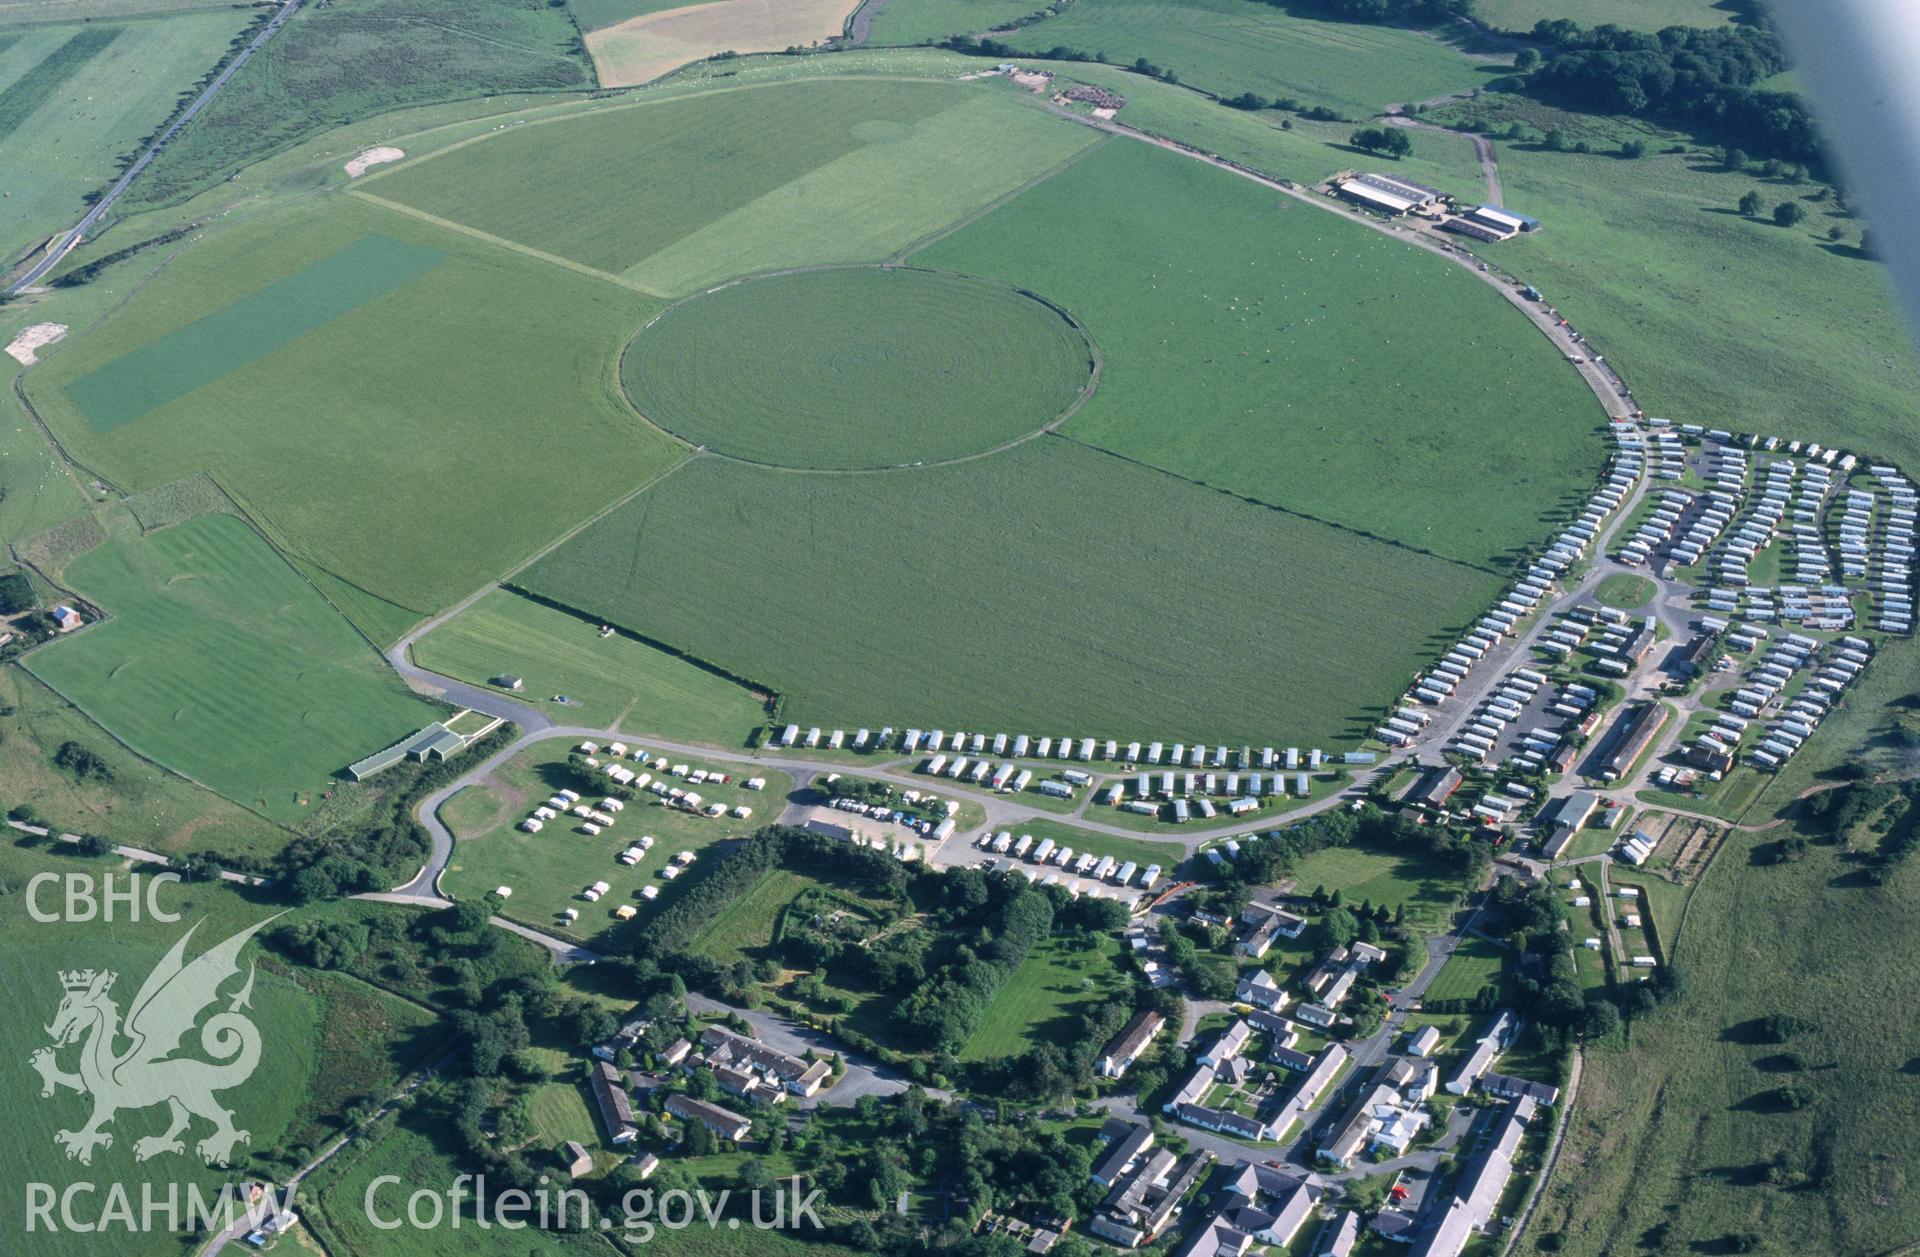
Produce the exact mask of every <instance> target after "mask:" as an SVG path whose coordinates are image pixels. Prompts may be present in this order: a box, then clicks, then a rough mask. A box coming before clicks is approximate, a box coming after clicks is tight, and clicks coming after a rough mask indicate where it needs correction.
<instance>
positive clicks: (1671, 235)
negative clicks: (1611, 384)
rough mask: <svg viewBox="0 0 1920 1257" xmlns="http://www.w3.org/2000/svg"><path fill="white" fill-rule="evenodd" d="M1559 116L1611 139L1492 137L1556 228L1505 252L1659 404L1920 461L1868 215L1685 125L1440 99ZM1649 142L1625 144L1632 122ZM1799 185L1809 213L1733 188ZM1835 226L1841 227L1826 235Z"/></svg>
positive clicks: (1677, 412)
mask: <svg viewBox="0 0 1920 1257" xmlns="http://www.w3.org/2000/svg"><path fill="white" fill-rule="evenodd" d="M1472 115H1477V116H1479V117H1481V118H1483V119H1485V120H1486V121H1488V122H1489V123H1492V124H1494V125H1495V126H1497V127H1504V126H1505V125H1506V124H1507V122H1508V121H1510V120H1515V119H1519V120H1521V121H1522V122H1523V125H1527V126H1529V127H1532V128H1533V130H1532V132H1531V133H1532V134H1535V135H1537V134H1539V131H1540V129H1541V128H1545V127H1549V126H1552V127H1558V128H1560V129H1562V130H1563V131H1565V133H1566V134H1567V136H1568V138H1569V140H1572V141H1578V140H1583V139H1584V140H1587V141H1589V142H1590V143H1592V144H1593V145H1594V146H1595V147H1596V148H1597V149H1601V150H1603V151H1599V152H1595V153H1591V154H1576V153H1555V152H1549V151H1546V150H1545V149H1544V148H1543V147H1541V146H1540V145H1538V144H1533V143H1519V144H1513V143H1498V144H1497V145H1496V146H1497V148H1498V149H1499V156H1500V177H1501V182H1502V183H1503V185H1504V188H1505V195H1506V198H1507V201H1506V203H1507V204H1508V205H1513V206H1518V207H1520V208H1521V209H1522V210H1523V211H1524V212H1526V213H1529V214H1534V215H1537V216H1539V217H1540V218H1541V220H1542V222H1543V224H1544V226H1545V230H1542V231H1538V232H1533V233H1529V234H1528V235H1527V236H1525V237H1522V238H1520V239H1516V240H1513V241H1509V242H1508V243H1507V244H1503V245H1501V246H1500V249H1501V252H1500V255H1499V258H1500V262H1501V264H1502V265H1503V266H1506V267H1508V268H1510V269H1511V270H1512V271H1513V272H1514V273H1515V274H1517V275H1521V276H1524V277H1525V278H1526V279H1527V280H1528V282H1530V283H1533V284H1535V285H1536V286H1537V287H1539V289H1540V290H1541V292H1543V293H1544V294H1546V297H1547V299H1548V300H1550V301H1552V302H1553V303H1554V304H1555V305H1556V306H1557V307H1558V308H1559V309H1560V311H1561V313H1563V314H1564V315H1565V316H1566V317H1567V318H1568V319H1569V320H1570V321H1571V322H1572V323H1573V325H1574V326H1575V327H1577V328H1579V329H1580V330H1581V331H1582V332H1584V333H1586V334H1587V335H1588V336H1589V337H1591V338H1592V340H1593V344H1594V347H1595V348H1596V349H1598V350H1600V351H1601V352H1603V353H1605V354H1606V356H1607V360H1608V362H1609V363H1611V364H1612V365H1614V366H1615V367H1617V368H1618V369H1619V371H1620V374H1621V376H1622V378H1624V379H1625V380H1626V381H1627V382H1628V383H1629V384H1630V385H1631V386H1632V387H1633V390H1634V395H1635V399H1636V400H1637V401H1638V403H1639V404H1640V405H1641V406H1643V407H1644V408H1645V409H1646V411H1647V413H1648V414H1652V415H1665V416H1668V417H1671V418H1672V419H1673V420H1674V421H1675V422H1682V421H1687V420H1694V421H1699V422H1704V423H1707V424H1709V425H1711V424H1713V423H1716V422H1720V421H1722V420H1727V422H1732V421H1731V420H1730V419H1727V417H1728V416H1738V417H1739V418H1738V423H1737V424H1734V425H1733V426H1736V427H1738V428H1740V429H1741V430H1742V431H1747V432H1759V433H1762V434H1769V433H1778V434H1779V435H1781V436H1782V437H1794V438H1799V439H1802V440H1815V441H1819V442H1821V443H1822V444H1839V445H1841V446H1843V447H1849V448H1853V449H1856V450H1859V451H1861V452H1862V453H1863V454H1865V453H1868V452H1869V451H1870V452H1871V453H1872V454H1873V455H1876V456H1879V457H1884V458H1887V459H1889V460H1892V461H1895V462H1898V463H1900V464H1903V465H1907V466H1913V465H1920V433H1917V431H1916V429H1915V428H1914V425H1913V424H1912V422H1911V416H1912V406H1911V401H1912V397H1913V395H1914V391H1915V389H1916V387H1920V369H1916V368H1917V360H1916V357H1915V354H1914V350H1913V344H1912V341H1911V338H1910V336H1909V333H1908V329H1907V327H1906V325H1905V323H1904V322H1903V321H1902V319H1901V317H1900V314H1899V312H1898V311H1897V309H1896V308H1895V306H1894V302H1893V300H1892V297H1891V294H1890V292H1889V290H1888V288H1887V285H1886V282H1885V277H1884V275H1883V273H1882V271H1881V268H1880V267H1879V266H1878V265H1877V264H1875V263H1874V262H1872V261H1869V260H1867V259H1865V258H1863V257H1862V256H1861V255H1860V254H1859V252H1858V250H1857V249H1855V248H1854V247H1853V246H1854V245H1855V244H1857V243H1858V241H1859V234H1860V227H1861V223H1859V222H1857V221H1853V220H1850V219H1846V218H1843V217H1840V216H1838V215H1837V213H1836V212H1835V210H1834V206H1833V203H1832V201H1831V200H1830V199H1817V198H1824V197H1825V196H1826V189H1824V188H1823V187H1822V186H1820V185H1818V184H1811V183H1809V184H1793V183H1790V182H1787V181H1785V180H1783V179H1767V178H1764V177H1762V176H1761V175H1760V174H1759V173H1758V172H1757V171H1755V172H1745V173H1735V172H1730V171H1727V170H1725V169H1724V168H1723V167H1722V166H1721V164H1720V162H1719V161H1718V160H1717V159H1715V158H1712V157H1708V156H1707V155H1705V154H1704V153H1702V152H1701V151H1700V150H1699V148H1698V147H1697V146H1695V145H1691V144H1682V147H1683V149H1684V151H1683V152H1680V153H1665V152H1662V151H1660V150H1662V149H1663V148H1664V147H1666V146H1667V145H1668V144H1669V143H1672V142H1677V141H1680V140H1681V139H1682V137H1677V136H1674V135H1671V134H1668V133H1664V132H1655V131H1649V130H1648V129H1646V128H1644V127H1640V126H1638V125H1637V124H1624V123H1614V122H1612V121H1609V120H1605V119H1600V120H1595V119H1589V118H1585V117H1582V116H1579V115H1566V114H1561V113H1559V112H1558V111H1552V110H1547V109H1545V108H1544V107H1540V106H1534V105H1531V104H1528V103H1526V102H1524V101H1518V100H1517V99H1516V98H1513V97H1507V96H1500V95H1493V96H1487V97H1483V98H1482V99H1481V101H1480V102H1476V104H1475V105H1474V106H1460V107H1458V108H1457V109H1456V110H1454V111H1452V112H1448V113H1443V114H1441V115H1440V116H1442V117H1459V118H1466V117H1469V116H1472ZM1632 137H1637V138H1640V139H1642V140H1645V141H1647V143H1648V145H1649V149H1650V152H1649V154H1648V156H1646V157H1643V158H1641V159H1640V160H1638V161H1632V162H1629V161H1624V160H1622V159H1621V158H1619V157H1616V156H1613V155H1612V151H1611V150H1614V149H1615V148H1617V146H1618V144H1619V143H1620V142H1621V141H1622V140H1623V139H1626V138H1632ZM1748 191H1756V192H1758V193H1759V194H1760V196H1761V198H1762V200H1763V201H1764V202H1765V203H1766V204H1767V206H1768V207H1769V210H1770V209H1771V206H1772V205H1773V203H1775V202H1778V201H1785V200H1789V199H1794V200H1800V201H1801V202H1802V204H1803V206H1804V208H1805V209H1806V210H1807V218H1806V221H1805V222H1804V223H1803V224H1802V225H1801V226H1799V227H1795V228H1783V227H1777V226H1775V225H1774V224H1773V222H1772V219H1771V217H1768V218H1767V219H1766V220H1765V221H1760V220H1750V219H1746V218H1742V217H1741V216H1740V215H1739V213H1738V212H1737V211H1736V209H1735V205H1736V203H1737V202H1738V201H1739V199H1740V197H1741V196H1742V195H1743V194H1744V193H1746V192H1748ZM1830 226H1838V227H1840V228H1841V232H1842V240H1841V242H1840V243H1839V244H1829V243H1828V242H1827V241H1826V240H1825V239H1824V236H1825V233H1826V231H1827V229H1828V228H1829V227H1830Z"/></svg>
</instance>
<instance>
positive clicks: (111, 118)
mask: <svg viewBox="0 0 1920 1257" xmlns="http://www.w3.org/2000/svg"><path fill="white" fill-rule="evenodd" d="M22 7H23V6H22V5H20V4H0V23H7V22H10V21H12V20H14V19H15V18H16V17H23V16H25V15H23V14H19V13H18V12H17V11H18V10H20V9H21V8H22ZM47 7H48V8H49V9H51V8H53V7H55V6H47ZM57 7H58V9H59V10H60V12H59V13H57V14H56V13H52V12H47V13H41V14H38V15H37V17H39V18H44V17H51V16H64V17H67V18H69V19H72V18H75V17H78V16H81V15H80V14H77V13H74V12H73V10H75V9H78V8H81V7H82V6H81V5H79V4H75V3H70V2H69V3H62V4H61V5H59V6H57ZM87 7H93V6H87ZM150 7H159V6H158V5H154V6H150ZM122 8H123V12H122V13H121V14H113V13H101V14H99V15H98V16H102V17H113V16H123V15H124V6H122ZM89 16H92V15H89ZM247 20H248V14H246V13H245V12H242V11H239V10H236V9H235V8H233V7H232V6H230V5H222V6H220V7H219V8H217V9H211V8H210V9H208V10H206V11H201V12H180V13H177V14H174V15H171V16H168V17H165V18H152V19H143V20H139V21H129V22H124V23H115V24H111V25H109V24H104V23H100V24H88V25H85V26H79V25H44V26H42V25H35V26H22V27H19V28H17V29H15V30H13V31H11V32H9V33H8V34H5V35H0V171H4V172H5V174H4V178H3V179H0V186H3V187H4V190H5V192H6V196H5V198H4V199H0V264H3V263H5V262H11V261H12V260H13V258H14V257H15V256H17V255H18V254H19V253H20V252H21V251H22V250H24V249H26V248H27V247H29V246H30V245H34V244H37V243H39V242H40V241H41V240H42V239H44V238H46V237H47V236H49V235H52V234H53V233H54V232H56V231H64V230H66V229H67V228H69V227H71V226H73V224H74V223H75V222H76V221H77V220H78V219H79V218H80V216H81V215H82V214H83V213H85V212H86V202H85V197H86V195H87V194H88V193H89V192H94V191H98V190H100V189H102V188H104V187H105V186H106V185H107V184H109V183H111V182H112V181H113V178H114V176H115V175H116V174H117V173H118V167H117V166H116V165H115V161H116V159H117V158H119V157H120V156H121V155H122V154H124V153H128V152H131V151H133V150H134V149H135V148H136V147H137V146H138V145H139V142H140V141H141V139H142V138H144V137H145V136H146V135H148V134H149V133H150V132H151V131H153V130H154V129H155V128H156V127H158V126H159V125H160V123H161V122H162V121H164V120H165V119H166V117H167V116H168V115H169V114H170V113H172V112H173V109H174V106H175V104H176V103H177V98H178V96H179V94H180V93H181V92H183V91H185V90H186V89H187V88H188V87H189V86H190V85H191V84H192V83H193V82H194V80H196V79H198V78H199V77H200V76H201V75H202V74H204V73H206V72H207V71H208V70H210V69H211V68H212V67H213V64H214V62H216V61H218V60H219V59H220V56H221V54H222V53H224V52H225V51H226V47H227V42H228V41H229V40H231V39H232V38H233V37H234V36H235V35H236V34H238V33H239V31H240V29H241V28H242V27H243V26H245V25H246V23H247Z"/></svg>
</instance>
